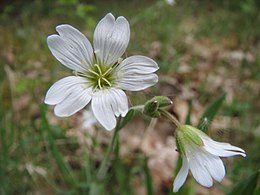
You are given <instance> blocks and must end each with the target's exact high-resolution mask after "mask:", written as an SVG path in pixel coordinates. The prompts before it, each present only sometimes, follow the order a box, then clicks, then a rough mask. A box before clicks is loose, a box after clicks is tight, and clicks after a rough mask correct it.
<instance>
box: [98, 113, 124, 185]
mask: <svg viewBox="0 0 260 195" xmlns="http://www.w3.org/2000/svg"><path fill="white" fill-rule="evenodd" d="M120 121H121V117H119V119H118V122H117V125H116V128H115V129H114V133H113V137H112V139H111V141H110V143H109V146H108V149H107V152H106V155H105V158H104V159H103V161H102V163H101V166H100V168H99V170H98V174H97V177H98V179H99V180H102V179H104V177H105V176H106V173H107V170H108V167H109V166H108V165H109V159H110V156H111V154H112V152H113V150H114V147H115V144H116V139H117V137H118V132H119V130H120V129H119V128H118V127H119V124H120Z"/></svg>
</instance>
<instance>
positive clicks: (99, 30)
mask: <svg viewBox="0 0 260 195" xmlns="http://www.w3.org/2000/svg"><path fill="white" fill-rule="evenodd" d="M129 39H130V27H129V23H128V21H127V20H126V19H125V18H124V17H123V16H120V17H118V18H117V19H116V20H115V17H114V16H113V15H112V14H111V13H109V14H107V15H106V16H105V17H104V18H103V19H102V20H100V22H99V23H98V24H97V26H96V29H95V32H94V50H95V54H96V57H97V60H98V63H101V64H105V65H111V64H114V63H115V62H117V61H118V59H119V58H120V57H121V56H122V55H123V53H124V52H125V50H126V47H127V45H128V42H129Z"/></svg>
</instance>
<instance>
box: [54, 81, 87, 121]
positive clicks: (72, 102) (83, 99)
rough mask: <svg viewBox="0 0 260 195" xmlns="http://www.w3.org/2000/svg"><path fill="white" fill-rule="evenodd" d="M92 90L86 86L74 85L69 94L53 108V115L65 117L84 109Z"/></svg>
mask: <svg viewBox="0 0 260 195" xmlns="http://www.w3.org/2000/svg"><path fill="white" fill-rule="evenodd" d="M91 91H92V88H90V87H87V86H86V85H85V86H83V85H76V86H75V87H73V90H72V91H71V94H70V95H69V96H67V97H66V99H64V100H63V101H62V102H61V103H59V104H57V105H56V106H55V108H54V113H55V115H56V116H59V117H67V116H71V115H73V114H75V113H76V112H78V111H79V110H81V109H82V108H84V107H85V106H86V105H87V104H88V103H89V102H90V100H91V96H90V93H91Z"/></svg>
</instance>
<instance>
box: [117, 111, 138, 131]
mask: <svg viewBox="0 0 260 195" xmlns="http://www.w3.org/2000/svg"><path fill="white" fill-rule="evenodd" d="M134 116H135V110H133V109H131V110H129V111H128V113H127V114H126V116H125V117H124V118H121V121H120V123H119V124H118V129H122V128H123V127H124V126H125V125H126V124H127V123H128V122H129V121H130V120H132V118H133V117H134Z"/></svg>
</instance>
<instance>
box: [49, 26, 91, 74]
mask: <svg viewBox="0 0 260 195" xmlns="http://www.w3.org/2000/svg"><path fill="white" fill-rule="evenodd" d="M56 30H57V32H58V33H59V34H60V36H59V35H56V34H55V35H50V36H48V37H47V44H48V47H49V49H50V50H51V53H52V54H53V55H54V56H55V57H56V58H57V59H58V60H59V61H60V62H61V63H62V64H63V65H64V66H66V67H68V68H70V69H72V70H75V71H78V72H84V71H85V70H86V69H87V68H88V67H89V66H90V65H91V64H92V63H93V55H94V54H93V49H92V46H91V44H90V42H89V40H88V39H87V38H86V37H85V35H83V34H82V33H81V32H80V31H78V30H77V29H75V28H74V27H72V26H70V25H65V24H64V25H59V26H57V27H56Z"/></svg>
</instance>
